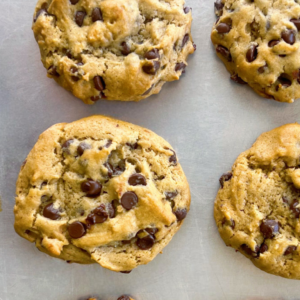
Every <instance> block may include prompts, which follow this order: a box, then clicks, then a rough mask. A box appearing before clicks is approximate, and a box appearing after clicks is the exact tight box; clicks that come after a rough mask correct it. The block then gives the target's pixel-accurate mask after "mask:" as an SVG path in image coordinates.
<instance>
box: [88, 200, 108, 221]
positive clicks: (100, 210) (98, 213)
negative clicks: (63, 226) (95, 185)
mask: <svg viewBox="0 0 300 300" xmlns="http://www.w3.org/2000/svg"><path fill="white" fill-rule="evenodd" d="M107 218H108V213H107V212H106V209H105V205H104V204H101V205H100V206H99V207H97V208H95V209H94V210H93V211H92V213H91V214H89V215H88V216H87V218H86V221H87V223H89V224H91V225H94V224H101V223H104V222H105V221H106V220H107Z"/></svg>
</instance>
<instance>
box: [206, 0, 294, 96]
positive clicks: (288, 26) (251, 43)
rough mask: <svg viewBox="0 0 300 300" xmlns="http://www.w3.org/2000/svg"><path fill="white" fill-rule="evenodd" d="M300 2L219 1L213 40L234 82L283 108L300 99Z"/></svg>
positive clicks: (278, 0) (216, 3)
mask: <svg viewBox="0 0 300 300" xmlns="http://www.w3.org/2000/svg"><path fill="white" fill-rule="evenodd" d="M299 3H300V2H299V1H298V0H295V1H294V0H276V1H275V0H270V1H264V0H254V1H248V0H217V1H216V2H215V11H216V15H217V16H218V20H217V22H216V23H215V25H214V26H213V29H212V34H211V39H212V42H213V44H214V46H215V49H216V52H217V55H218V56H219V57H220V58H221V60H222V61H223V63H224V64H225V66H226V68H227V70H228V71H229V72H230V74H231V79H232V80H234V81H236V82H238V83H241V84H244V83H248V85H249V86H250V87H252V88H253V89H254V91H255V92H256V93H258V94H259V95H261V96H263V97H265V98H271V99H274V100H277V101H281V102H293V101H294V100H295V99H297V98H300V73H299V69H300V61H299V56H300V49H299V47H300V35H299V33H298V31H299V29H300V5H299Z"/></svg>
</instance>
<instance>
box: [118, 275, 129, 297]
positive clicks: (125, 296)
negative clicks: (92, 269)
mask: <svg viewBox="0 0 300 300" xmlns="http://www.w3.org/2000/svg"><path fill="white" fill-rule="evenodd" d="M130 272H131V271H122V272H121V273H125V274H128V273H130ZM118 300H130V297H129V296H127V295H122V296H121V297H119V298H118Z"/></svg>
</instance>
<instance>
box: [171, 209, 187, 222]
mask: <svg viewBox="0 0 300 300" xmlns="http://www.w3.org/2000/svg"><path fill="white" fill-rule="evenodd" d="M174 214H175V216H176V218H177V220H178V221H182V220H183V219H185V217H186V215H187V210H186V208H177V209H176V210H175V211H174Z"/></svg>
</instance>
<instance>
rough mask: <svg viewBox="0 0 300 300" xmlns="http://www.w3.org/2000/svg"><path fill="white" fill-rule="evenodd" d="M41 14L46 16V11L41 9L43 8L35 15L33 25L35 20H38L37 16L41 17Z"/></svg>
mask: <svg viewBox="0 0 300 300" xmlns="http://www.w3.org/2000/svg"><path fill="white" fill-rule="evenodd" d="M42 14H47V10H46V9H43V8H42V9H40V10H39V11H38V12H37V13H36V15H35V18H34V20H33V22H34V23H35V22H36V20H37V19H38V18H39V16H40V15H42Z"/></svg>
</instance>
